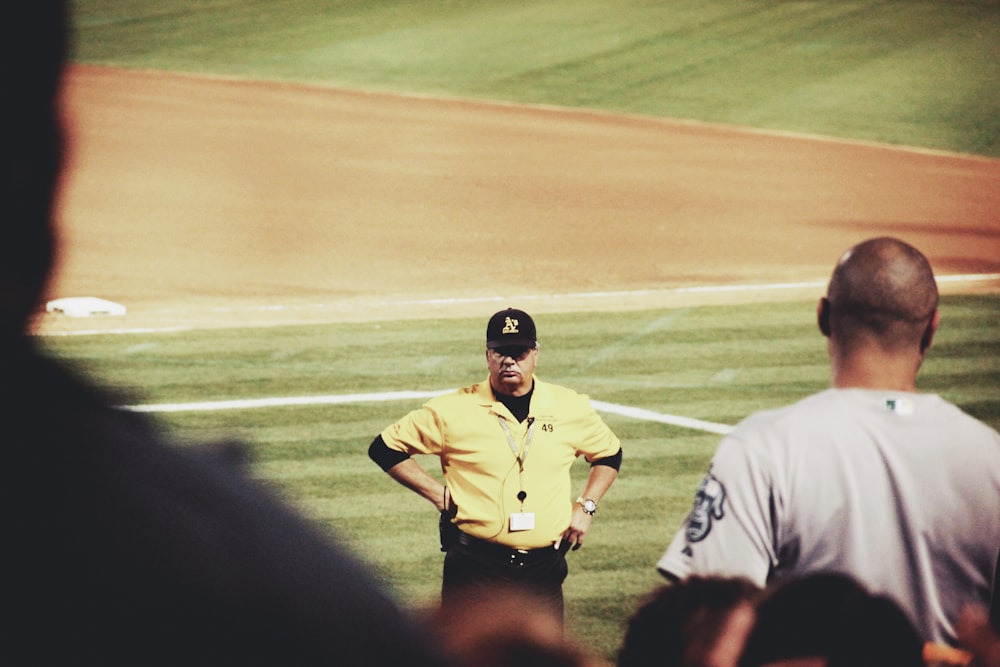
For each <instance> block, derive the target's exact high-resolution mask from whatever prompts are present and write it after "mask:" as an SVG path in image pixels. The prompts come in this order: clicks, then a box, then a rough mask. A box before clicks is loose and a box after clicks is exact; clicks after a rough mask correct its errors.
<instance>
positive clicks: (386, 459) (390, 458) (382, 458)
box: [368, 435, 410, 471]
mask: <svg viewBox="0 0 1000 667" xmlns="http://www.w3.org/2000/svg"><path fill="white" fill-rule="evenodd" d="M368 458H370V459H371V460H372V461H374V462H375V463H377V464H378V467H379V468H381V469H382V470H385V471H388V470H389V468H392V467H393V466H395V465H397V464H399V463H402V462H403V461H405V460H406V459H408V458H410V455H409V454H407V453H406V452H401V451H398V450H395V449H392V448H391V447H389V445H387V444H385V440H383V439H382V436H381V435H377V436H375V439H374V440H372V444H370V445H368Z"/></svg>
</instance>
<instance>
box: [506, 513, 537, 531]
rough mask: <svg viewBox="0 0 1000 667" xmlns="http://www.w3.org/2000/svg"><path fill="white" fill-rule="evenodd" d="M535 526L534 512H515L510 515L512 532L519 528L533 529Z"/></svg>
mask: <svg viewBox="0 0 1000 667" xmlns="http://www.w3.org/2000/svg"><path fill="white" fill-rule="evenodd" d="M534 527H535V513H534V512H514V513H513V514H511V515H510V532H512V533H513V532H515V531H518V530H533V529H534Z"/></svg>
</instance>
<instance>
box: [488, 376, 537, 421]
mask: <svg viewBox="0 0 1000 667" xmlns="http://www.w3.org/2000/svg"><path fill="white" fill-rule="evenodd" d="M534 393H535V385H534V383H532V385H531V391H529V392H528V393H527V394H525V395H524V396H507V395H505V394H498V393H497V391H496V390H495V389H494V390H493V396H494V397H496V399H497V400H498V401H500V402H501V403H503V404H504V405H506V406H507V409H508V410H510V414H512V415H514V417H515V418H516V419H517V421H519V422H523V421H524V420H525V419H527V418H528V412H529V409H530V407H531V395H532V394H534Z"/></svg>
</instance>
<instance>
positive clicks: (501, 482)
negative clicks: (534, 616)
mask: <svg viewBox="0 0 1000 667" xmlns="http://www.w3.org/2000/svg"><path fill="white" fill-rule="evenodd" d="M537 362H538V342H537V335H536V329H535V323H534V321H533V320H532V319H531V317H530V316H529V315H528V314H527V313H525V312H524V311H521V310H516V309H513V308H508V309H506V310H502V311H500V312H498V313H496V314H494V315H493V316H492V317H491V318H490V320H489V323H488V324H487V327H486V364H487V367H488V368H489V378H488V379H487V380H486V381H485V382H480V383H477V384H473V385H470V386H468V387H465V388H463V389H460V390H458V391H457V392H453V393H450V394H446V395H443V396H438V397H435V398H433V399H431V400H430V401H428V402H427V403H425V404H424V405H423V406H422V407H421V408H419V409H417V410H414V411H412V412H410V413H409V414H408V415H406V416H405V417H403V418H402V419H400V420H399V421H398V422H396V423H395V424H393V425H391V426H390V427H388V428H387V429H385V430H384V431H382V433H381V434H379V435H378V436H377V437H376V438H375V440H374V441H373V442H372V444H371V446H370V447H369V450H368V453H369V456H370V457H371V458H372V460H374V461H375V462H376V463H378V464H379V466H380V467H381V468H382V469H383V470H385V471H386V472H387V473H389V475H390V476H391V477H392V478H393V479H395V480H396V481H398V482H399V483H400V484H402V485H404V486H406V487H407V488H409V489H412V490H413V491H414V492H416V493H417V494H419V495H420V496H421V497H423V498H425V499H426V500H428V501H430V502H431V503H433V505H434V506H435V507H436V508H437V509H438V511H439V512H441V521H442V523H441V526H442V530H441V533H442V545H441V549H442V551H445V552H446V554H447V555H446V556H445V562H444V577H443V583H442V602H443V603H445V604H447V603H449V602H450V601H452V600H454V599H455V596H457V595H460V594H463V593H466V592H467V591H468V590H469V588H470V587H472V588H473V591H474V590H475V588H476V587H481V588H486V589H488V588H490V587H493V586H497V585H503V586H515V587H526V588H527V589H529V590H530V591H532V593H533V594H536V595H541V596H542V597H544V598H545V599H547V600H549V601H550V602H551V603H552V605H553V607H554V609H555V611H556V612H557V613H558V615H559V617H560V618H561V617H562V609H563V596H562V582H563V580H564V579H565V578H566V574H567V567H566V559H565V554H566V551H567V550H568V549H570V548H572V549H574V550H575V549H578V548H579V547H580V546H581V545H582V544H583V540H584V536H585V535H586V534H587V531H588V529H589V528H590V524H591V522H592V521H593V518H594V514H595V513H596V512H597V505H598V503H599V502H600V500H601V498H602V497H603V496H604V494H605V493H606V492H607V490H608V489H609V488H610V486H611V484H612V483H613V482H614V481H615V479H616V478H617V476H618V469H619V468H620V466H621V460H622V450H621V443H620V442H619V440H618V438H617V437H616V436H615V434H614V433H612V432H611V429H609V428H608V426H607V425H606V424H605V423H604V421H603V420H602V419H601V417H600V416H599V415H598V414H597V413H596V412H595V411H594V409H593V408H592V407H591V405H590V402H589V400H588V398H587V397H586V396H584V395H581V394H578V393H576V392H575V391H572V390H570V389H566V388H564V387H561V386H558V385H554V384H550V383H547V382H542V381H541V380H539V379H538V378H536V377H535V365H536V364H537ZM413 454H430V455H433V456H437V457H439V458H440V460H441V470H442V472H443V474H444V479H445V483H444V484H442V483H441V482H439V481H438V480H437V479H436V478H435V477H433V476H432V475H430V474H428V473H427V472H426V471H425V470H424V469H423V468H422V467H421V466H420V465H419V464H418V463H417V462H416V461H414V460H413V459H411V458H410V456H411V455H413ZM578 456H584V457H585V458H586V459H587V460H588V461H589V462H590V464H591V466H590V474H589V476H588V478H587V482H586V485H585V486H584V488H583V491H582V493H581V494H580V495H579V497H577V499H576V501H575V502H574V501H573V498H574V496H573V494H572V489H571V479H570V469H571V467H572V465H573V462H574V461H575V460H576V458H577V457H578Z"/></svg>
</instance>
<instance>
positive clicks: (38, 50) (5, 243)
mask: <svg viewBox="0 0 1000 667" xmlns="http://www.w3.org/2000/svg"><path fill="white" fill-rule="evenodd" d="M4 14H5V16H4V20H3V21H0V26H2V27H0V31H2V32H3V38H2V39H0V62H2V63H3V68H4V70H5V73H4V76H3V80H4V86H5V91H4V93H5V95H4V96H5V98H6V101H5V103H4V120H3V123H2V126H3V129H2V130H0V131H2V132H3V148H2V150H0V155H2V157H0V160H2V163H3V166H2V174H0V187H2V188H3V195H2V199H0V205H2V206H3V207H4V210H3V213H2V215H3V224H2V225H0V230H2V231H0V234H3V238H2V239H0V335H3V336H4V337H5V338H6V337H8V336H10V335H20V334H22V333H23V332H24V327H25V325H26V323H27V319H28V316H29V315H30V314H31V312H32V310H33V309H34V308H35V307H36V306H37V305H38V303H39V301H40V299H41V297H42V293H43V291H44V288H45V284H46V280H47V279H48V276H49V271H50V269H51V267H52V263H53V259H54V253H55V229H54V224H53V220H52V215H53V208H54V206H53V204H54V199H55V193H56V188H57V183H58V180H59V173H60V167H61V162H62V144H63V140H62V139H63V138H62V127H61V120H60V114H59V99H58V98H59V89H60V84H61V79H62V69H63V64H64V60H65V57H66V50H67V32H66V21H67V19H66V5H65V3H64V2H62V1H59V0H33V1H32V2H15V3H8V5H5V9H4Z"/></svg>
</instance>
